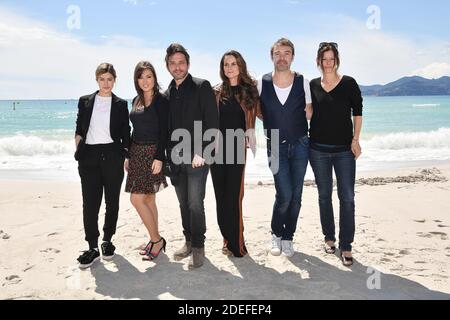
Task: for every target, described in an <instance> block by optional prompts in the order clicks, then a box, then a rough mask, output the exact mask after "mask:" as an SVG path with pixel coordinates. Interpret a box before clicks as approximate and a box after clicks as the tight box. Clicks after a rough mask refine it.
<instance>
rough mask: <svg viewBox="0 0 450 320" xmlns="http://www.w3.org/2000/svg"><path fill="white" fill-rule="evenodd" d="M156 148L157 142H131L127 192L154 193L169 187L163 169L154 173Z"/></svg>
mask: <svg viewBox="0 0 450 320" xmlns="http://www.w3.org/2000/svg"><path fill="white" fill-rule="evenodd" d="M156 149H157V145H156V144H136V143H134V142H133V143H131V147H130V159H129V166H128V176H127V182H126V185H125V192H130V193H137V194H154V193H157V192H158V191H161V190H163V189H164V188H167V181H166V177H165V176H164V175H163V174H162V170H161V172H160V173H158V174H152V164H153V159H154V157H155V154H156Z"/></svg>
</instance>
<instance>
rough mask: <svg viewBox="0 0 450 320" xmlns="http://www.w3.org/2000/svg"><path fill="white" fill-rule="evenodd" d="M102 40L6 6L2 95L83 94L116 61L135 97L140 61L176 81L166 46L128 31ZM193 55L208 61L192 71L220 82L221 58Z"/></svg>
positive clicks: (123, 86) (121, 82)
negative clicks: (88, 38) (98, 70)
mask: <svg viewBox="0 0 450 320" xmlns="http://www.w3.org/2000/svg"><path fill="white" fill-rule="evenodd" d="M102 40H103V41H102ZM98 43H99V44H89V43H86V42H85V41H83V39H80V38H77V37H76V36H74V35H73V34H71V33H69V32H67V33H64V32H57V31H55V30H53V29H52V28H50V27H49V26H48V25H45V24H43V23H42V22H40V21H36V20H33V19H27V18H24V17H22V16H20V15H17V14H15V13H14V12H11V11H9V10H8V9H5V8H3V7H0V61H1V62H2V68H1V69H0V84H1V86H0V99H66V98H78V97H79V96H81V95H84V94H87V93H90V92H93V91H95V90H96V88H97V84H96V82H95V76H94V73H95V69H96V67H97V66H98V64H100V63H102V62H111V63H113V64H114V66H115V68H116V71H117V74H118V78H117V83H116V87H115V92H116V93H117V94H118V95H119V96H122V97H124V98H131V97H133V96H134V95H135V90H134V83H133V71H134V67H135V65H136V63H137V62H138V61H141V60H149V61H151V62H152V63H153V65H154V66H155V69H156V72H157V75H158V80H159V82H160V83H161V84H162V86H163V87H167V85H168V84H169V82H170V81H171V77H170V74H169V73H168V72H167V70H166V66H165V62H164V57H165V54H166V52H165V49H166V48H165V47H164V48H161V47H155V46H148V45H146V43H145V41H144V40H142V39H139V38H136V37H132V36H126V35H105V36H103V37H102V39H99V41H98ZM167 45H168V44H167ZM190 54H191V59H192V61H201V62H202V63H201V64H200V63H198V64H195V65H193V66H192V68H191V72H192V73H193V74H195V75H197V76H199V77H203V78H207V79H212V82H213V83H214V82H218V80H219V77H218V74H217V73H218V72H217V70H216V69H217V66H216V65H217V63H216V57H212V56H210V55H209V54H207V53H201V52H197V51H195V50H191V51H190Z"/></svg>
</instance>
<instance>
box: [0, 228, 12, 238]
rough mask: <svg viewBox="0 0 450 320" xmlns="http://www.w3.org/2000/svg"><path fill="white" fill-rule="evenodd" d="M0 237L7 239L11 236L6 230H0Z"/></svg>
mask: <svg viewBox="0 0 450 320" xmlns="http://www.w3.org/2000/svg"><path fill="white" fill-rule="evenodd" d="M0 238H2V239H3V240H8V239H9V238H11V236H10V235H9V234H7V233H6V232H3V230H0Z"/></svg>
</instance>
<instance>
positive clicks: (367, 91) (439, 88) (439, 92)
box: [360, 76, 450, 96]
mask: <svg viewBox="0 0 450 320" xmlns="http://www.w3.org/2000/svg"><path fill="white" fill-rule="evenodd" d="M360 88H361V92H362V94H363V95H364V96H445V95H450V77H442V78H439V79H425V78H422V77H418V76H414V77H404V78H401V79H399V80H397V81H394V82H391V83H388V84H386V85H384V86H383V85H374V86H360Z"/></svg>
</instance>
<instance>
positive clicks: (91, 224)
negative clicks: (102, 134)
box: [78, 144, 124, 248]
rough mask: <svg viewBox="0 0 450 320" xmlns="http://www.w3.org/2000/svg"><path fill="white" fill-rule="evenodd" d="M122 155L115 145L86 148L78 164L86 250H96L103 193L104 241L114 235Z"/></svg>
mask: <svg viewBox="0 0 450 320" xmlns="http://www.w3.org/2000/svg"><path fill="white" fill-rule="evenodd" d="M123 162H124V156H123V155H122V153H121V151H120V150H119V149H118V148H117V146H115V145H114V144H104V145H86V146H85V149H84V150H83V154H82V156H81V157H80V160H79V161H78V173H79V174H80V178H81V190H82V194H83V224H84V231H85V236H86V237H85V240H86V241H87V242H88V243H89V248H97V247H98V237H99V236H100V233H99V230H98V214H99V211H100V205H101V203H102V198H103V190H104V191H105V204H106V213H105V223H104V225H103V233H104V235H103V241H111V238H112V236H113V235H114V234H115V233H116V226H117V218H118V215H119V198H120V189H121V186H122V181H123V177H124V169H123Z"/></svg>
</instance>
